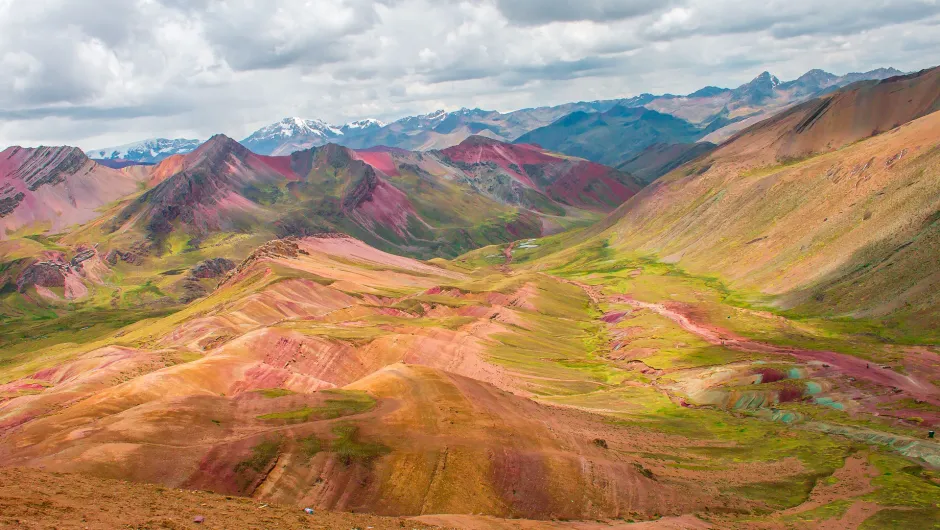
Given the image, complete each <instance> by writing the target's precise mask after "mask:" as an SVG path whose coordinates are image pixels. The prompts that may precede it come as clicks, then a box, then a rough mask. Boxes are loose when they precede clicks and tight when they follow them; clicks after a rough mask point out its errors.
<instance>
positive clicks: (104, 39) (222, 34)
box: [0, 0, 940, 148]
mask: <svg viewBox="0 0 940 530" xmlns="http://www.w3.org/2000/svg"><path fill="white" fill-rule="evenodd" d="M938 23H940V4H938V2H937V1H936V0H905V1H901V0H857V1H856V2H854V3H853V6H852V8H851V9H846V7H845V6H844V5H842V4H838V3H823V4H819V3H818V2H815V1H810V0H769V1H768V2H739V1H732V0H673V1H669V2H662V1H655V2H653V1H646V0H639V1H636V2H625V1H620V0H616V1H615V0H584V1H583V2H569V1H567V0H557V1H550V0H511V1H510V0H505V1H504V0H382V1H374V2H373V1H368V0H265V1H262V0H96V1H93V0H86V1H78V0H0V69H2V71H3V72H4V75H3V76H0V145H6V144H30V145H32V144H39V143H45V144H53V143H71V144H76V145H79V146H81V147H85V148H91V147H99V146H101V145H108V144H115V143H124V142H127V141H133V140H137V139H140V138H144V137H149V136H177V135H182V136H188V137H202V138H206V137H208V136H210V135H211V134H213V133H215V132H224V133H226V134H229V135H231V136H234V137H237V138H240V137H242V136H245V135H247V134H248V133H249V132H251V131H252V130H253V129H254V128H257V127H258V126H259V125H263V124H267V123H270V122H273V121H276V120H278V119H280V118H281V117H283V116H288V115H300V116H305V117H311V118H322V119H325V120H329V121H334V122H342V121H346V120H353V119H359V118H364V117H376V118H380V119H384V120H390V119H395V118H398V117H400V116H403V115H406V114H416V113H426V112H429V111H431V110H434V109H436V108H440V107H444V108H448V109H455V108H459V107H461V106H471V107H473V106H479V107H483V108H492V109H497V110H512V109H515V108H521V107H529V106H537V105H546V104H557V103H562V102H565V101H573V100H586V99H599V98H614V97H625V96H630V95H635V94H638V93H640V92H672V93H684V92H690V91H692V90H695V89H697V88H700V87H701V86H704V85H719V86H735V85H737V84H740V83H742V82H746V81H747V80H749V79H750V78H751V77H753V76H754V75H756V74H757V73H759V72H760V71H762V70H765V69H767V70H771V71H773V72H774V73H775V74H777V75H778V76H779V77H781V78H783V79H788V78H793V77H796V76H798V75H800V74H801V73H803V72H804V71H806V70H809V69H811V68H824V69H828V70H831V71H833V72H835V73H845V72H848V71H858V70H865V69H870V68H874V67H879V66H894V67H897V68H901V69H905V70H913V69H919V68H923V67H927V66H931V65H932V64H935V63H938V62H940V57H938V55H937V50H940V32H937V31H936V28H937V25H938Z"/></svg>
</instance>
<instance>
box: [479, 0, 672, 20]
mask: <svg viewBox="0 0 940 530" xmlns="http://www.w3.org/2000/svg"><path fill="white" fill-rule="evenodd" d="M678 3H680V2H679V0H561V1H551V0H497V5H498V6H499V10H500V11H501V12H502V13H503V14H504V15H505V16H506V18H507V19H509V21H510V22H513V23H515V24H521V25H527V26H528V25H539V24H546V23H549V22H574V21H583V20H590V21H594V22H610V21H616V20H623V19H628V18H635V17H639V16H641V15H648V14H651V13H656V12H659V11H663V10H664V9H666V8H668V7H669V6H671V5H675V4H678Z"/></svg>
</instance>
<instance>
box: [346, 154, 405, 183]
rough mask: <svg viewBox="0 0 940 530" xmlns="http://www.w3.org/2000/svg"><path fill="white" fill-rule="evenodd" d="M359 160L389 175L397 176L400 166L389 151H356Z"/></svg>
mask: <svg viewBox="0 0 940 530" xmlns="http://www.w3.org/2000/svg"><path fill="white" fill-rule="evenodd" d="M354 152H355V153H356V156H357V157H358V158H359V160H362V161H363V162H365V163H366V164H369V165H370V166H372V167H374V168H375V169H377V170H378V171H381V172H382V173H384V174H386V175H388V176H389V177H397V176H398V175H400V174H401V173H399V172H398V166H397V165H396V164H395V160H394V159H393V158H392V155H391V153H389V152H388V151H354Z"/></svg>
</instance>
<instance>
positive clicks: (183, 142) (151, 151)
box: [85, 138, 200, 163]
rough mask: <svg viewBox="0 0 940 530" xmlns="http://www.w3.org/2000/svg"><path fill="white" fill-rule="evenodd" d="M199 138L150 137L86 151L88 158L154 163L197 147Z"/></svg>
mask: <svg viewBox="0 0 940 530" xmlns="http://www.w3.org/2000/svg"><path fill="white" fill-rule="evenodd" d="M199 144H200V142H199V140H190V139H187V138H173V139H168V138H151V139H149V140H142V141H140V142H134V143H130V144H125V145H119V146H116V147H106V148H103V149H92V150H91V151H86V152H85V154H86V155H87V156H88V158H95V159H99V160H128V161H131V162H143V163H156V162H159V161H161V160H163V159H164V158H168V157H170V156H173V155H182V154H186V153H189V152H190V151H193V150H195V149H196V148H197V147H199Z"/></svg>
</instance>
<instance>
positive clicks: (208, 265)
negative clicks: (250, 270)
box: [192, 258, 235, 279]
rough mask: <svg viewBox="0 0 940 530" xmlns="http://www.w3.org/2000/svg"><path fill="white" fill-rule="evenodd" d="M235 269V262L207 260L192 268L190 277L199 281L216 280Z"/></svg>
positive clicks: (217, 259) (219, 259)
mask: <svg viewBox="0 0 940 530" xmlns="http://www.w3.org/2000/svg"><path fill="white" fill-rule="evenodd" d="M234 268H235V262H234V261H232V260H229V259H225V258H213V259H207V260H205V261H203V262H200V263H198V264H196V266H195V267H193V270H192V275H193V277H195V278H199V279H208V278H218V277H220V276H222V275H224V274H225V273H226V272H228V271H230V270H232V269H234Z"/></svg>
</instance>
